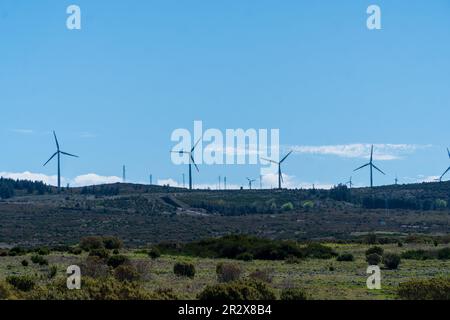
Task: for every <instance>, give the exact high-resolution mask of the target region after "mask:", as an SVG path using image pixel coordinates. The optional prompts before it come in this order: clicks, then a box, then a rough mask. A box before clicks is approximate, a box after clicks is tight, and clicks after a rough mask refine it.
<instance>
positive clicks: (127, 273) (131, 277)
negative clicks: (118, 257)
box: [114, 264, 140, 282]
mask: <svg viewBox="0 0 450 320" xmlns="http://www.w3.org/2000/svg"><path fill="white" fill-rule="evenodd" d="M114 278H116V279H117V280H119V281H129V282H132V281H137V280H139V278H140V275H139V272H138V271H137V270H136V267H134V266H133V265H131V264H127V265H120V266H118V267H117V268H116V269H115V270H114Z"/></svg>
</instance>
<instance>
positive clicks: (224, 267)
mask: <svg viewBox="0 0 450 320" xmlns="http://www.w3.org/2000/svg"><path fill="white" fill-rule="evenodd" d="M216 274H217V281H219V282H231V281H236V280H239V278H240V277H241V274H242V270H241V267H240V266H239V265H238V264H236V263H228V262H221V263H219V264H217V266H216Z"/></svg>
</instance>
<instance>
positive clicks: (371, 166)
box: [353, 145, 386, 188]
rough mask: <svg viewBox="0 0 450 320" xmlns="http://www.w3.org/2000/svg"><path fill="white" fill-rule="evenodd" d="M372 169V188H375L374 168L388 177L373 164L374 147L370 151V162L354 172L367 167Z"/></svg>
mask: <svg viewBox="0 0 450 320" xmlns="http://www.w3.org/2000/svg"><path fill="white" fill-rule="evenodd" d="M367 166H368V167H370V187H371V188H373V168H375V169H376V170H378V171H379V172H381V173H382V174H384V175H386V173H384V172H383V171H381V170H380V169H379V168H378V167H377V166H376V165H374V164H373V145H372V149H371V150H370V162H369V163H366V164H365V165H363V166H361V167H359V168H357V169H355V170H353V171H358V170H360V169H362V168H365V167H367Z"/></svg>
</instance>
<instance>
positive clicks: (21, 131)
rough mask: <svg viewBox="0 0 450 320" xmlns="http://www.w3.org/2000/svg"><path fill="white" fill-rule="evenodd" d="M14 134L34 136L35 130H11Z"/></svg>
mask: <svg viewBox="0 0 450 320" xmlns="http://www.w3.org/2000/svg"><path fill="white" fill-rule="evenodd" d="M11 131H12V132H14V133H18V134H33V133H34V130H31V129H12V130H11Z"/></svg>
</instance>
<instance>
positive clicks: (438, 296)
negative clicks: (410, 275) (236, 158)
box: [397, 278, 450, 300]
mask: <svg viewBox="0 0 450 320" xmlns="http://www.w3.org/2000/svg"><path fill="white" fill-rule="evenodd" d="M397 294H398V296H399V297H400V299H404V300H450V278H433V279H428V280H411V281H408V282H404V283H401V284H400V285H399V287H398V290H397Z"/></svg>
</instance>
